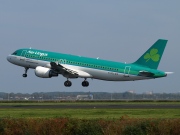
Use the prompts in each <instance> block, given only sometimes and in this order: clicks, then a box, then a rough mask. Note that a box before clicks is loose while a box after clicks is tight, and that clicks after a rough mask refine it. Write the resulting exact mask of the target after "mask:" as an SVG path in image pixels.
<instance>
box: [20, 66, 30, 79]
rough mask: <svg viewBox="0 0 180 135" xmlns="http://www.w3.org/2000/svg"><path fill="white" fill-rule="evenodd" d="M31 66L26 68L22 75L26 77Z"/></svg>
mask: <svg viewBox="0 0 180 135" xmlns="http://www.w3.org/2000/svg"><path fill="white" fill-rule="evenodd" d="M28 69H29V68H27V67H26V68H25V73H24V74H23V75H22V76H23V77H24V78H25V77H27V71H28Z"/></svg>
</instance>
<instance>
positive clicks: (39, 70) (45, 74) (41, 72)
mask: <svg viewBox="0 0 180 135" xmlns="http://www.w3.org/2000/svg"><path fill="white" fill-rule="evenodd" d="M35 75H36V76H37V77H40V78H51V77H56V76H58V73H57V72H55V71H54V70H52V69H49V68H46V67H41V66H38V67H36V69H35Z"/></svg>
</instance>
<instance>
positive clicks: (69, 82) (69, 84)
mask: <svg viewBox="0 0 180 135" xmlns="http://www.w3.org/2000/svg"><path fill="white" fill-rule="evenodd" d="M71 85H72V83H71V81H69V80H68V79H67V81H65V82H64V86H66V87H71ZM82 86H83V87H88V86H89V82H88V81H86V79H85V80H84V81H83V82H82Z"/></svg>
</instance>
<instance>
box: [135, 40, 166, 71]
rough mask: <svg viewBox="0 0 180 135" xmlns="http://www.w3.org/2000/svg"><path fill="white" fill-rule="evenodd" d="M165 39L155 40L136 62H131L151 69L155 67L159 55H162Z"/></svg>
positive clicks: (157, 63)
mask: <svg viewBox="0 0 180 135" xmlns="http://www.w3.org/2000/svg"><path fill="white" fill-rule="evenodd" d="M166 44H167V40H164V39H159V40H157V41H156V42H155V43H154V44H153V45H152V46H151V47H150V48H149V49H148V50H147V51H146V52H145V53H144V54H143V55H142V56H141V57H140V58H139V59H138V60H137V61H136V62H134V63H133V64H138V65H141V66H145V67H149V68H152V69H157V68H158V65H159V62H160V61H161V57H162V55H163V52H164V49H165V47H166Z"/></svg>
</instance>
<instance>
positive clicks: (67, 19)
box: [0, 0, 180, 93]
mask: <svg viewBox="0 0 180 135" xmlns="http://www.w3.org/2000/svg"><path fill="white" fill-rule="evenodd" d="M179 5H180V1H178V0H174V1H169V0H164V1H143V0H136V1H132V0H129V1H118V0H112V1H109V0H103V1H102V0H101V1H96V0H88V1H84V0H76V1H73V0H69V1H65V0H64V1H63V0H62V1H58V0H54V1H48V0H43V1H42V0H41V1H36V0H31V1H23V0H16V1H12V0H5V1H0V50H1V55H0V56H1V59H0V62H1V70H0V74H1V76H0V80H1V81H0V82H1V83H0V84H1V85H0V91H1V92H15V93H17V92H23V93H33V92H50V91H67V92H70V91H85V92H88V91H93V92H97V91H98V92H99V91H103V92H124V91H128V90H134V91H135V92H137V93H142V92H147V91H153V92H157V93H159V92H166V93H170V92H173V93H176V92H179V91H180V90H179V88H180V83H179V81H178V80H179V75H180V70H179V67H180V60H179V58H180V53H179V50H180V40H179V35H180V16H179V14H180V9H179ZM159 38H162V39H167V40H168V44H167V47H166V49H165V52H164V55H163V57H162V60H161V63H160V65H159V69H160V70H163V71H173V72H175V74H172V75H170V76H168V77H166V78H161V79H153V80H144V81H134V82H107V81H100V80H91V79H89V82H90V86H89V87H88V88H83V87H82V86H81V82H82V81H83V79H72V80H71V81H72V83H73V85H72V87H71V88H66V87H64V81H65V80H66V78H64V77H62V76H59V77H58V78H52V79H41V78H38V77H36V76H35V74H34V70H29V72H28V78H26V79H24V78H23V77H22V74H23V73H24V69H23V68H22V67H17V66H15V65H12V64H10V63H8V62H7V60H6V56H7V55H8V54H11V53H12V52H14V51H15V50H17V49H19V48H29V47H32V48H35V49H42V50H49V51H55V52H62V53H68V54H74V55H81V56H87V57H93V58H96V57H99V58H100V59H107V60H113V61H120V62H127V63H131V62H134V61H136V60H137V59H138V58H139V57H140V56H141V55H142V54H143V53H144V52H145V51H146V50H147V49H148V48H149V47H150V46H151V45H152V44H153V43H154V42H155V41H156V40H157V39H159Z"/></svg>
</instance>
